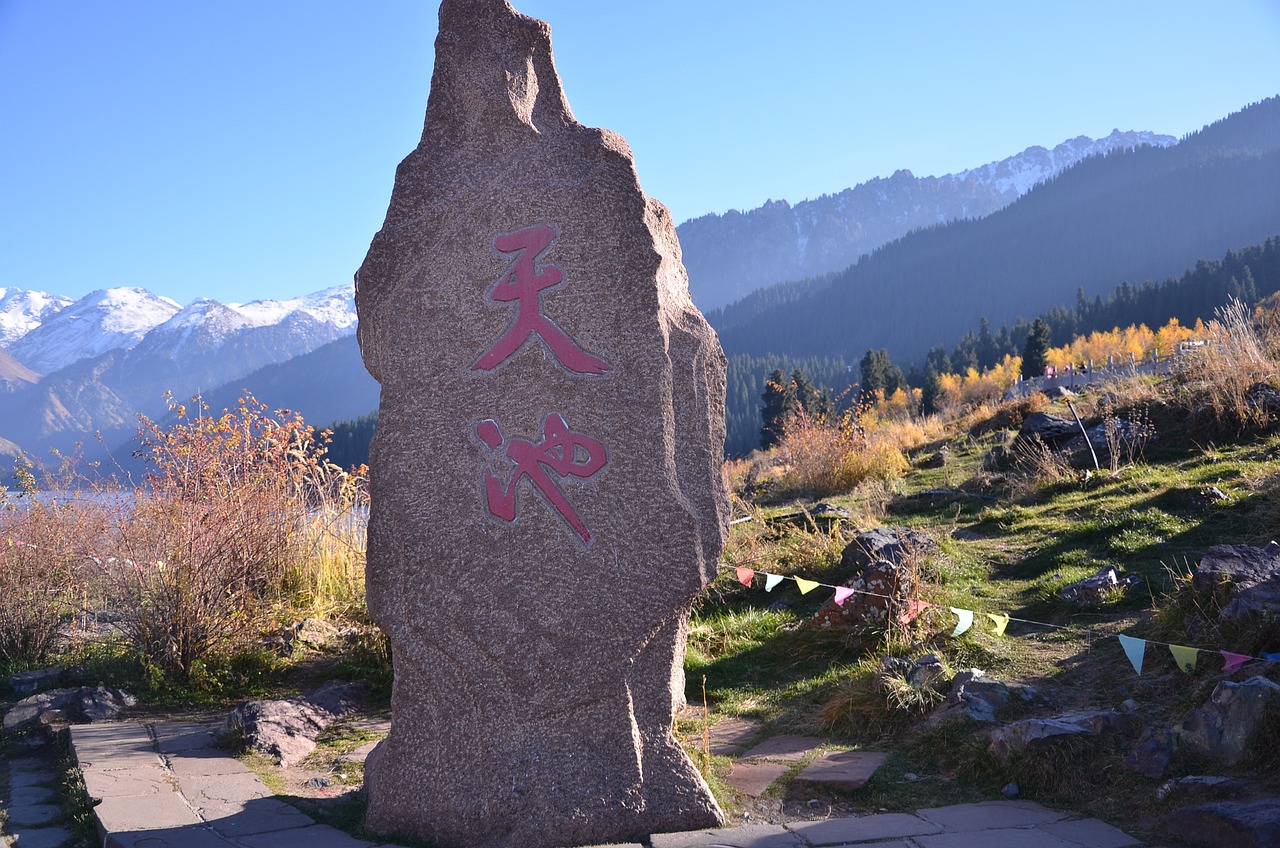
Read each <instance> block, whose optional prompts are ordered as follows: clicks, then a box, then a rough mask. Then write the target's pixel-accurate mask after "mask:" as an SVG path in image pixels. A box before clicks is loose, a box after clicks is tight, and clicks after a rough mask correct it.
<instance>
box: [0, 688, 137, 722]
mask: <svg viewBox="0 0 1280 848" xmlns="http://www.w3.org/2000/svg"><path fill="white" fill-rule="evenodd" d="M137 703H138V699H137V698H135V697H134V696H133V695H131V694H129V693H128V692H126V691H124V690H123V689H116V688H113V687H107V686H103V685H101V684H99V685H98V686H72V687H70V688H66V689H50V690H49V691H47V692H41V693H39V694H37V695H31V696H30V697H27V698H23V699H22V700H21V701H19V702H18V703H17V704H15V705H14V706H13V707H12V708H11V709H10V710H9V711H8V712H7V713H5V716H4V729H5V730H19V729H22V728H25V727H30V726H34V725H48V724H54V723H58V722H65V723H69V724H80V723H84V722H97V721H113V720H115V719H117V718H119V717H120V714H121V713H123V712H124V711H125V710H126V709H128V708H129V707H133V706H136V705H137Z"/></svg>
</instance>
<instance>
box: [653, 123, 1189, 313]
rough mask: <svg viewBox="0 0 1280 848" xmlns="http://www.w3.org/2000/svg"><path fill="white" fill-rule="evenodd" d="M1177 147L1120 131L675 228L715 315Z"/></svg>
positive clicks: (702, 303)
mask: <svg viewBox="0 0 1280 848" xmlns="http://www.w3.org/2000/svg"><path fill="white" fill-rule="evenodd" d="M1176 141H1177V139H1175V138H1173V137H1172V136H1167V135H1156V134H1155V133H1150V132H1120V131H1119V130H1116V131H1115V132H1112V133H1111V134H1110V135H1109V136H1107V137H1106V138H1102V139H1097V140H1093V139H1090V138H1088V137H1087V136H1079V137H1077V138H1074V139H1070V140H1068V141H1064V142H1063V143H1062V144H1059V145H1057V146H1056V147H1054V148H1053V149H1052V150H1047V149H1045V148H1043V147H1029V148H1027V149H1026V150H1024V151H1022V152H1021V153H1019V154H1017V155H1015V156H1011V157H1009V158H1007V159H1002V160H1000V161H998V162H990V163H988V164H986V165H981V166H979V167H977V168H971V169H969V170H966V171H961V172H960V173H957V174H945V175H943V176H941V177H917V176H915V175H914V174H912V173H911V172H910V171H908V170H900V171H897V172H896V173H894V174H893V175H892V176H890V177H885V178H879V177H878V178H876V179H873V180H869V181H867V182H865V183H861V184H859V185H857V186H854V187H853V188H847V189H845V190H844V191H841V192H839V193H837V194H833V195H823V196H822V197H819V198H817V199H814V200H804V201H801V202H799V203H796V204H795V205H794V206H792V205H790V204H788V203H787V202H786V201H785V200H775V201H769V202H767V203H765V205H764V206H761V207H760V208H758V209H753V210H750V211H747V212H739V211H737V210H730V211H729V212H726V213H725V214H723V215H714V214H713V215H704V216H703V217H701V218H695V219H693V220H690V221H686V222H684V223H683V224H681V225H680V226H679V227H677V228H676V231H677V233H678V234H679V236H680V246H681V249H682V251H683V253H684V264H685V268H686V269H687V270H688V272H689V287H690V290H691V292H692V294H693V299H694V301H695V302H696V303H697V304H698V306H699V307H701V308H702V309H703V310H711V309H717V308H719V307H721V306H725V305H726V304H729V303H732V302H733V301H736V300H739V299H741V298H742V297H745V296H746V295H748V294H750V293H751V292H753V291H755V290H756V289H758V288H761V287H763V286H766V285H771V284H773V283H779V282H783V281H788V280H802V279H807V278H810V277H816V276H819V275H822V274H826V273H829V272H831V271H838V270H842V269H844V268H847V267H849V266H850V265H852V264H854V263H855V262H857V261H858V260H859V259H860V258H861V257H862V256H863V255H865V254H867V253H870V252H871V251H873V250H875V249H876V248H878V247H881V246H882V245H885V244H887V243H889V242H891V241H893V240H895V239H898V238H901V237H902V236H904V235H906V234H907V233H908V232H910V231H912V230H916V229H920V228H923V227H929V226H933V225H935V224H941V223H945V222H947V221H953V220H956V219H959V218H980V217H983V216H986V215H990V214H991V213H992V212H995V211H997V210H999V209H1002V208H1004V207H1005V206H1007V205H1009V204H1010V203H1012V202H1013V201H1015V200H1017V199H1018V197H1020V196H1021V195H1022V194H1025V193H1026V192H1027V191H1029V190H1030V189H1031V188H1032V187H1033V186H1035V185H1036V184H1037V183H1040V182H1043V181H1044V180H1047V179H1049V178H1051V177H1053V176H1056V175H1057V174H1059V173H1061V172H1062V171H1064V170H1066V169H1067V168H1070V167H1071V166H1072V165H1075V164H1076V163H1077V162H1079V161H1081V160H1082V159H1084V158H1086V157H1088V156H1093V155H1098V154H1105V153H1109V152H1111V151H1113V150H1118V149H1127V148H1132V147H1139V146H1142V145H1148V144H1153V145H1160V146H1165V145H1169V144H1173V143H1175V142H1176Z"/></svg>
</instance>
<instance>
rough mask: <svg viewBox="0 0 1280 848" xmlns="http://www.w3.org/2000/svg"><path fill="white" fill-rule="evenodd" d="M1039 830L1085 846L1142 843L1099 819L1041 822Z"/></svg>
mask: <svg viewBox="0 0 1280 848" xmlns="http://www.w3.org/2000/svg"><path fill="white" fill-rule="evenodd" d="M1039 830H1043V831H1044V832H1045V833H1051V834H1053V835H1054V836H1058V837H1061V838H1063V839H1066V840H1068V841H1070V842H1077V843H1079V844H1080V845H1083V846H1085V848H1125V846H1126V845H1141V844H1142V843H1141V842H1139V841H1138V840H1137V839H1134V838H1133V837H1132V836H1130V835H1129V834H1127V833H1125V832H1124V831H1122V830H1119V829H1117V828H1114V827H1112V826H1111V825H1109V824H1107V823H1106V822H1104V821H1100V820H1099V819H1079V820H1077V821H1064V822H1055V823H1054V824H1042V825H1040V827H1039Z"/></svg>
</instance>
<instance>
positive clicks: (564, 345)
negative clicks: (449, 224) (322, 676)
mask: <svg viewBox="0 0 1280 848" xmlns="http://www.w3.org/2000/svg"><path fill="white" fill-rule="evenodd" d="M555 239H556V231H555V230H554V229H552V228H551V227H548V226H545V225H544V226H538V227H527V228H525V229H523V230H517V231H516V232H514V233H507V234H504V235H500V236H497V237H495V238H494V240H493V246H494V247H495V248H497V249H498V251H499V252H500V253H514V254H516V257H515V260H514V261H512V263H511V265H510V267H508V268H507V271H506V273H505V274H503V275H502V277H501V278H499V280H498V282H496V283H495V284H494V286H493V288H492V289H491V290H490V291H489V299H490V300H492V301H495V302H497V303H510V302H512V301H514V302H515V303H516V317H515V320H513V321H512V322H511V326H510V327H508V328H507V331H506V333H504V334H503V336H502V338H500V339H498V341H497V342H495V343H494V345H493V347H491V348H489V350H488V351H486V352H485V354H484V355H483V356H481V357H480V358H479V359H477V360H476V361H475V364H474V365H472V366H471V370H472V371H492V370H493V369H494V368H497V367H498V366H499V365H501V364H502V363H503V362H506V361H507V360H508V359H510V358H511V356H512V355H514V354H515V353H516V351H518V350H520V348H522V347H523V346H524V344H525V342H527V341H528V340H529V337H530V336H533V335H535V334H536V335H538V336H539V337H540V338H541V339H542V341H543V343H545V344H546V346H547V347H548V348H549V349H550V350H551V352H552V353H553V354H554V355H555V357H556V359H557V360H559V362H560V364H561V365H563V366H564V367H565V368H568V369H569V370H570V371H572V372H574V373H575V374H591V375H595V376H599V375H601V374H604V373H606V372H608V371H610V370H611V369H610V367H609V364H608V363H607V362H605V361H604V360H602V359H597V358H596V357H594V356H592V355H591V354H589V353H587V352H586V351H584V350H583V349H582V348H580V347H578V345H577V343H576V342H574V340H573V339H571V338H569V334H568V333H566V332H565V331H564V330H562V329H560V328H559V327H558V326H557V325H556V323H555V322H554V321H552V320H551V319H550V318H548V317H547V316H546V315H544V314H543V312H542V303H541V298H542V292H543V291H545V290H546V289H549V288H552V287H554V286H558V285H560V282H561V280H562V279H563V275H562V274H561V273H560V269H559V268H557V267H556V266H554V265H543V266H542V267H541V268H539V267H538V265H537V260H538V257H540V256H541V255H542V254H543V253H545V252H546V250H547V248H548V247H550V245H551V243H552V242H553V241H555Z"/></svg>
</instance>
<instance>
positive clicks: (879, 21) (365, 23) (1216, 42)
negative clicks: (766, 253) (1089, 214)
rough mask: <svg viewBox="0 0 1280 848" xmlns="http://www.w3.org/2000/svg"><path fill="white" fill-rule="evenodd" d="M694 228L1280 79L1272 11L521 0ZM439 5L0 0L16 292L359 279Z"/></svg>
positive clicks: (295, 285) (2, 190) (246, 286)
mask: <svg viewBox="0 0 1280 848" xmlns="http://www.w3.org/2000/svg"><path fill="white" fill-rule="evenodd" d="M514 5H515V6H516V8H518V9H519V10H520V11H522V12H524V13H526V14H530V15H533V16H535V17H539V18H542V19H543V20H546V21H548V22H550V23H551V26H552V36H553V46H554V50H555V54H556V62H557V66H558V67H559V70H560V73H561V76H562V78H563V79H564V84H565V89H566V91H567V93H568V97H569V102H570V103H571V105H572V106H573V109H574V112H575V114H576V115H577V117H578V119H579V120H580V121H582V122H583V123H585V124H590V125H594V126H604V127H608V128H610V129H613V130H616V131H618V132H620V133H622V134H623V135H624V136H625V137H626V138H627V140H628V141H629V142H630V143H631V146H632V149H633V151H634V152H635V155H636V161H637V167H638V170H639V173H640V179H641V182H642V183H643V185H644V187H645V189H646V191H647V192H648V193H650V194H651V195H653V196H655V197H657V198H658V199H659V200H661V201H663V202H664V203H666V204H667V205H668V206H669V207H670V208H671V210H672V213H673V214H674V216H675V218H676V220H677V221H683V220H685V219H688V218H691V217H696V216H699V215H703V214H706V213H709V212H724V211H725V210H727V209H730V208H738V209H747V208H753V207H755V206H758V205H760V204H761V203H763V202H764V201H765V200H766V199H778V198H785V199H787V200H789V201H792V202H795V201H798V200H803V199H805V198H809V197H814V196H817V195H819V194H823V193H830V192H835V191H839V190H841V189H843V188H846V187H848V186H851V185H855V184H857V183H859V182H863V181H865V180H868V179H871V178H873V177H877V176H888V175H889V174H891V173H893V171H895V170H897V169H899V168H908V169H910V170H911V171H913V172H914V173H916V174H917V175H925V174H943V173H950V172H953V171H957V170H963V169H965V168H969V167H973V166H976V165H980V164H983V163H985V162H988V161H993V160H995V159H1000V158H1003V157H1005V156H1008V155H1011V154H1013V153H1015V152H1017V151H1019V150H1022V149H1024V148H1026V147H1028V146H1030V145H1034V144H1040V145H1044V146H1047V147H1051V146H1053V145H1054V144H1057V143H1059V142H1061V141H1063V140H1065V139H1067V138H1070V137H1074V136H1076V135H1081V134H1083V135H1089V136H1093V137H1097V136H1101V135H1105V134H1107V133H1109V132H1110V131H1111V130H1112V129H1117V128H1118V129H1122V130H1130V129H1133V130H1153V131H1156V132H1162V133H1169V134H1172V135H1178V136H1180V135H1183V134H1185V133H1187V132H1190V131H1193V130H1196V129H1199V128H1200V127H1201V126H1203V125H1204V124H1206V123H1210V122H1212V121H1215V120H1217V119H1219V118H1222V117H1225V116H1226V115H1227V114H1229V113H1231V112H1233V111H1236V110H1238V109H1239V108H1241V107H1243V106H1244V105H1246V104H1248V103H1251V102H1254V101H1256V100H1260V99H1262V98H1265V97H1269V96H1273V95H1276V94H1278V93H1280V2H1277V0H1223V2H1218V3H1205V2H1200V0H1163V2H1145V0H1142V1H1138V2H1124V0H1110V1H1109V2H1093V0H1078V1H1077V2H1072V3H1058V4H1045V3H1028V2H1026V0H1020V2H981V3H955V2H926V0H919V1H918V2H911V3H907V2H903V3H869V2H862V0H791V2H785V3H783V2H762V0H736V2H734V0H643V2H640V0H635V2H624V0H514ZM436 9H437V4H436V3H435V2H433V0H413V1H412V2H410V0H378V2H375V3H351V2H349V0H265V2H264V0H219V2H216V3H215V2H211V0H206V2H172V0H116V2H110V3H107V2H101V0H0V286H6V287H18V288H30V289H40V290H43V291H48V292H52V293H57V294H64V295H68V296H71V297H79V296H81V295H84V294H86V293H88V292H89V291H92V290H94V289H98V288H106V287H111V286H125V285H128V286H142V287H145V288H148V289H150V290H152V291H154V292H156V293H157V294H163V295H167V296H169V297H172V298H174V299H176V300H178V301H180V302H183V303H186V302H189V301H190V300H191V299H193V298H195V297H198V296H206V297H214V298H217V299H219V300H224V301H231V300H235V301H247V300H254V299H258V298H264V297H275V298H285V297H292V296H296V295H300V294H304V293H307V292H311V291H316V290H319V289H323V288H327V287H330V286H334V285H340V284H344V283H347V282H349V281H350V280H351V275H352V273H353V272H354V271H355V269H356V268H357V267H358V266H359V264H360V261H361V260H362V258H363V256H364V252H365V250H366V249H367V247H368V244H369V240H370V238H371V237H372V236H373V234H374V232H376V231H377V229H378V227H379V226H381V223H382V218H383V215H384V213H385V211H386V205H387V200H388V198H389V196H390V191H391V183H392V180H393V177H394V170H395V166H396V164H397V163H398V162H399V161H400V159H401V158H403V156H404V155H405V154H406V153H408V152H409V151H410V150H411V149H412V148H413V146H414V145H415V144H416V143H417V139H418V136H419V134H420V132H421V127H422V118H423V113H424V109H425V104H426V97H427V91H428V85H429V82H430V75H431V67H432V61H433V58H432V49H431V45H432V41H433V40H434V38H435V30H436Z"/></svg>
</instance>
